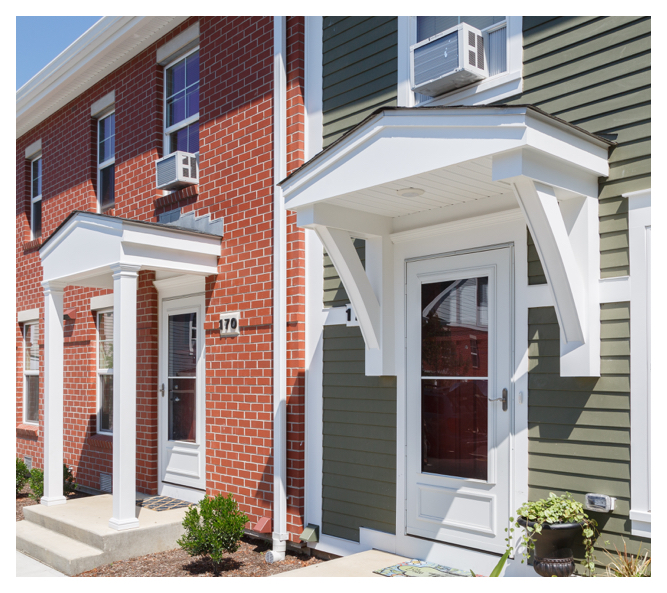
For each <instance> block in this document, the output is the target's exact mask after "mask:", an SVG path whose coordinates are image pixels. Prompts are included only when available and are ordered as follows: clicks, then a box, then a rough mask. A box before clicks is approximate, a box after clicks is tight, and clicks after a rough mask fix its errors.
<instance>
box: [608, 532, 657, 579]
mask: <svg viewBox="0 0 667 593" xmlns="http://www.w3.org/2000/svg"><path fill="white" fill-rule="evenodd" d="M622 539H623V551H622V552H620V551H619V549H618V548H617V547H616V545H615V544H614V549H615V550H616V557H614V556H613V555H612V554H610V553H609V550H606V549H605V551H604V553H605V554H606V555H607V557H608V558H609V560H611V562H610V563H609V564H607V576H608V577H650V576H651V558H650V557H649V556H650V554H651V553H650V552H648V551H647V552H646V553H645V554H644V557H643V558H642V545H641V543H640V544H639V551H638V552H637V554H636V555H634V556H633V555H632V554H628V545H627V544H626V542H625V539H624V538H622ZM605 544H606V545H609V542H605Z"/></svg>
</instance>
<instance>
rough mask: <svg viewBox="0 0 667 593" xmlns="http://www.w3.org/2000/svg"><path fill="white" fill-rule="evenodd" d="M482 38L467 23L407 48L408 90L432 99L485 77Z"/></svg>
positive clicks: (486, 75) (486, 73) (485, 61)
mask: <svg viewBox="0 0 667 593" xmlns="http://www.w3.org/2000/svg"><path fill="white" fill-rule="evenodd" d="M486 63H487V60H486V58H485V55H484V36H483V35H482V33H481V31H479V30H478V29H475V27H471V26H470V25H468V24H467V23H461V24H459V25H457V26H455V27H451V28H450V29H447V30H446V31H443V32H442V33H438V34H437V35H433V37H429V38H428V39H426V40H424V41H420V42H419V43H417V44H415V45H413V46H412V47H411V48H410V64H411V69H410V77H411V86H412V90H413V91H415V92H416V93H420V94H422V95H427V96H430V97H435V96H437V95H440V94H442V93H445V92H447V91H451V90H453V89H456V88H459V87H463V86H466V85H468V84H471V83H473V82H477V81H479V80H483V79H484V78H487V77H488V75H489V74H488V68H487V65H486Z"/></svg>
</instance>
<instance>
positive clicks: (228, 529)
mask: <svg viewBox="0 0 667 593" xmlns="http://www.w3.org/2000/svg"><path fill="white" fill-rule="evenodd" d="M247 522H248V517H247V515H246V514H245V513H242V512H241V511H240V510H239V506H238V504H237V502H236V501H235V500H234V498H233V497H232V495H231V494H229V495H228V496H227V497H226V498H225V497H224V496H222V494H218V495H217V496H216V497H215V498H208V497H206V498H204V499H202V501H201V502H200V503H199V508H197V507H194V506H193V507H190V509H188V511H187V513H186V514H185V519H184V520H183V527H184V528H185V533H184V534H183V537H181V538H180V539H179V540H178V545H179V546H181V548H183V549H184V550H185V551H186V552H187V553H188V554H189V555H190V556H208V557H210V559H211V561H212V562H213V572H214V574H215V575H216V576H217V575H218V574H220V564H221V563H222V559H223V555H224V553H225V552H226V553H228V554H233V553H234V552H236V551H237V550H238V549H239V545H240V540H241V538H242V537H243V528H244V527H245V524H246V523H247Z"/></svg>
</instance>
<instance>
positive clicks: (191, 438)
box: [167, 313, 197, 442]
mask: <svg viewBox="0 0 667 593" xmlns="http://www.w3.org/2000/svg"><path fill="white" fill-rule="evenodd" d="M168 337H169V344H168V356H169V361H168V377H167V382H168V395H169V412H168V438H169V440H170V441H187V442H195V440H196V428H197V426H196V417H197V403H196V393H197V389H196V387H197V314H196V313H181V314H179V315H170V316H169V329H168Z"/></svg>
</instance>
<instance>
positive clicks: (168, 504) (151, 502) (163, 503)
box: [137, 496, 190, 511]
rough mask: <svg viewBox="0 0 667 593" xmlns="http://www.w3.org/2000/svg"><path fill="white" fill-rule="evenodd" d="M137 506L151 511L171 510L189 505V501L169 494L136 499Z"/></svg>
mask: <svg viewBox="0 0 667 593" xmlns="http://www.w3.org/2000/svg"><path fill="white" fill-rule="evenodd" d="M137 506H139V507H144V508H145V509H150V510H151V511H171V510H173V509H182V508H184V507H189V506H190V503H189V502H186V501H184V500H178V498H171V497H170V496H151V497H150V498H142V499H137Z"/></svg>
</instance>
